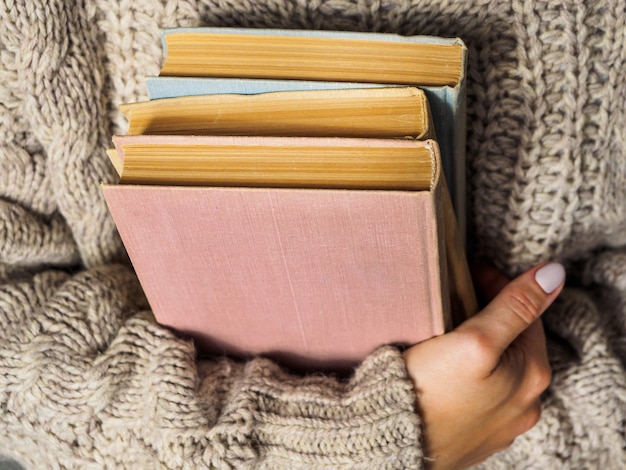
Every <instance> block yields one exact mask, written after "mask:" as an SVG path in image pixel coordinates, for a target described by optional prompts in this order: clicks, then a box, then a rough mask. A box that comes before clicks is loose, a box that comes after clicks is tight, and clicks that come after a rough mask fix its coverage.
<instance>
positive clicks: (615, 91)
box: [0, 0, 626, 469]
mask: <svg viewBox="0 0 626 470" xmlns="http://www.w3.org/2000/svg"><path fill="white" fill-rule="evenodd" d="M625 21H626V6H625V4H624V2H623V1H621V0H594V1H591V0H588V1H585V0H576V1H575V0H533V1H530V0H479V1H474V2H466V1H464V0H449V1H444V0H423V1H412V2H411V1H391V0H377V1H365V0H314V1H309V0H239V1H219V0H137V1H132V2H131V1H126V0H118V1H108V0H106V1H105V0H79V1H76V0H2V1H1V2H0V454H3V455H6V456H10V457H13V458H15V459H16V460H18V461H19V462H21V463H22V464H24V465H25V466H27V467H29V468H133V469H135V468H158V467H162V468H199V467H200V468H201V467H212V468H363V469H365V468H368V469H371V468H375V469H379V468H381V469H382V468H397V469H403V468H421V467H422V464H423V462H422V451H421V444H420V439H421V428H420V423H419V418H418V416H417V415H416V414H415V403H414V402H415V394H414V391H413V389H412V386H411V383H410V381H409V380H408V378H407V375H406V370H405V369H404V365H403V362H402V359H401V357H400V355H399V353H398V351H397V350H395V349H393V348H382V349H380V350H379V351H377V352H376V353H374V354H372V356H371V357H369V358H368V359H367V360H366V361H365V362H364V363H363V364H362V365H361V366H360V367H358V368H357V369H356V371H355V373H354V375H353V377H352V378H351V379H350V380H349V381H346V382H342V381H339V380H337V379H335V378H332V377H327V376H313V377H299V376H295V375H290V374H289V373H287V372H286V371H284V370H282V369H280V367H279V366H277V365H275V364H273V363H271V362H269V361H266V360H264V359H255V360H252V361H250V362H248V363H246V364H240V363H235V362H232V361H229V360H226V359H219V358H214V359H210V360H204V361H197V360H196V359H195V351H194V348H193V345H192V344H190V343H189V342H186V341H183V340H181V339H179V338H177V337H176V336H174V335H173V334H172V333H170V332H169V331H167V330H165V329H163V328H161V327H159V326H157V325H156V324H155V323H154V321H153V319H152V317H151V315H150V313H149V311H148V308H147V304H146V302H145V299H144V298H143V296H142V294H141V290H140V288H139V285H138V283H137V281H136V279H135V277H134V275H133V273H132V270H131V269H130V268H129V267H128V264H127V262H126V261H125V254H124V251H123V248H122V245H121V242H120V240H119V237H118V236H117V234H116V231H115V227H114V224H113V222H112V220H111V218H110V217H109V215H108V212H107V210H106V206H105V204H104V202H103V199H102V196H101V194H100V190H99V183H100V182H109V181H112V179H113V177H114V171H113V169H112V167H111V166H110V165H109V164H108V162H107V159H106V156H105V153H104V150H105V148H106V147H107V145H108V142H109V139H110V136H111V134H113V133H117V132H121V131H123V129H124V122H123V120H122V117H121V115H120V113H119V111H118V105H119V104H120V103H122V102H129V101H135V100H139V99H144V98H146V93H145V88H144V80H145V78H146V77H147V76H149V75H155V74H157V73H158V70H159V65H160V60H161V48H160V41H159V36H158V35H159V31H160V29H161V28H163V27H174V26H199V25H211V26H247V27H276V28H279V27H280V28H309V29H319V28H323V29H346V30H362V31H385V32H395V33H400V34H437V35H444V36H460V37H462V38H463V39H464V40H465V41H466V43H467V44H468V46H469V51H470V61H469V83H468V113H469V115H468V156H469V168H468V177H469V178H470V187H471V194H470V202H471V209H472V211H471V218H470V220H471V221H472V227H473V232H474V235H475V239H476V240H477V248H478V249H479V250H480V251H481V252H482V253H483V254H485V255H487V256H489V257H491V258H492V259H493V260H494V261H495V262H496V263H497V264H498V265H499V266H500V267H502V268H503V269H505V270H506V271H507V272H508V273H509V274H515V273H517V272H520V271H521V270H523V269H525V268H527V267H529V266H531V265H532V264H534V263H536V262H538V261H540V260H547V259H559V260H561V261H563V262H564V263H565V264H566V265H567V266H568V267H569V270H570V279H571V280H573V281H574V283H575V284H576V285H575V286H574V287H572V288H568V289H566V291H565V292H564V293H563V294H562V296H561V298H560V300H559V301H558V302H557V303H556V304H555V305H554V306H553V308H551V309H550V311H549V312H548V313H546V315H545V324H546V329H547V332H548V335H549V353H550V358H551V363H552V366H553V370H554V379H553V383H552V385H551V386H550V388H549V389H548V391H547V392H546V394H545V396H544V413H543V416H542V419H541V421H540V422H539V424H538V425H537V426H536V427H535V428H533V429H532V430H531V431H530V432H529V433H527V434H525V435H523V436H521V437H520V438H518V439H517V440H516V441H515V443H514V445H513V446H512V447H510V448H509V449H508V450H506V451H504V452H501V453H499V454H497V455H495V456H493V457H492V458H490V459H489V460H488V461H487V462H485V463H484V464H483V465H482V468H488V469H491V468H493V469H511V468H537V469H545V468H549V469H559V468H563V469H570V468H576V469H578V468H589V469H592V468H611V469H613V468H615V469H617V468H626V457H625V453H626V436H625V435H624V432H625V431H624V429H625V428H626V417H625V415H626V373H625V367H626V246H625V245H626V213H625V211H626V132H625V131H624V129H626V116H625V114H624V113H625V112H624V110H625V109H626V24H625Z"/></svg>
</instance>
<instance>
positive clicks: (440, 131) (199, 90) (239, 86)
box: [147, 28, 467, 234]
mask: <svg viewBox="0 0 626 470" xmlns="http://www.w3.org/2000/svg"><path fill="white" fill-rule="evenodd" d="M188 32H194V33H203V32H204V33H210V34H215V33H228V34H247V35H270V34H271V35H288V36H305V37H326V38H348V39H360V40H383V41H389V42H390V43H393V42H420V43H430V44H461V45H463V67H462V73H461V76H460V78H459V81H458V83H457V84H456V85H455V86H421V87H420V88H422V89H423V90H424V91H425V93H426V96H427V98H428V102H429V105H430V108H431V112H432V117H433V124H434V127H435V133H436V135H437V141H438V143H439V147H440V151H441V157H442V164H443V170H444V174H445V176H446V180H447V181H448V187H449V190H450V195H451V198H452V201H453V204H454V207H455V210H456V213H457V219H458V222H459V229H460V231H461V233H462V234H465V233H466V211H467V207H466V205H467V202H466V168H465V132H466V102H465V63H466V57H467V49H466V47H465V45H464V44H463V42H462V41H461V40H460V39H458V38H456V39H447V38H439V37H431V36H400V35H396V34H384V33H356V32H355V33H353V32H335V31H305V30H268V29H244V28H191V29H189V28H181V29H170V30H165V31H164V33H163V47H164V54H165V55H167V48H166V42H165V36H167V35H168V34H178V33H188ZM337 79H338V80H340V79H341V77H337ZM397 85H405V84H402V83H398V84H397ZM388 86H393V85H390V84H380V83H353V82H342V81H336V82H331V81H304V80H282V79H269V78H264V79H253V78H221V77H206V78H205V77H199V78H196V77H193V78H192V77H152V78H149V79H148V81H147V87H148V93H149V95H150V99H162V98H173V97H179V96H194V95H206V94H227V93H234V94H257V93H268V92H276V91H302V90H333V89H345V88H372V87H388Z"/></svg>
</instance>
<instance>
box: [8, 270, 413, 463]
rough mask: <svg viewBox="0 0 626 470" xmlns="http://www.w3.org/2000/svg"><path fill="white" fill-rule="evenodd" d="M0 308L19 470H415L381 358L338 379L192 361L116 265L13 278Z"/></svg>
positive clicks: (398, 370) (259, 362) (262, 364)
mask: <svg viewBox="0 0 626 470" xmlns="http://www.w3.org/2000/svg"><path fill="white" fill-rule="evenodd" d="M0 299H2V302H1V304H0V324H1V325H2V326H3V328H2V329H1V333H0V335H2V338H1V340H0V410H2V413H0V454H5V455H8V456H11V457H13V458H15V459H16V460H18V461H19V462H21V463H23V464H24V465H25V466H26V467H27V468H44V467H45V468H63V467H70V468H91V467H93V466H96V467H99V468H100V467H107V468H156V467H159V468H205V467H208V468H290V469H294V468H363V469H365V468H376V469H385V468H389V469H392V468H397V469H408V468H421V466H422V454H421V444H420V434H421V430H420V422H419V418H418V415H417V414H416V409H415V400H416V398H415V392H414V390H413V387H412V384H411V382H410V380H409V379H408V377H407V373H406V369H405V367H404V363H403V360H402V357H401V355H400V353H399V351H398V350H396V349H395V348H392V347H383V348H381V349H379V350H377V351H375V352H374V353H373V354H372V355H371V356H370V357H368V358H367V359H366V360H365V361H364V362H363V363H362V364H361V365H360V366H359V367H358V368H357V369H356V370H355V371H354V373H353V374H352V376H351V378H350V379H347V380H339V379H337V378H334V377H331V376H323V375H315V376H305V377H301V376H296V375H293V374H289V373H288V372H286V371H285V370H283V369H281V368H280V367H279V366H278V365H276V364H275V363H273V362H271V361H269V360H266V359H262V358H258V359H254V360H251V361H249V362H247V363H240V362H235V361H232V360H229V359H226V358H214V359H210V360H203V361H197V360H196V357H195V350H194V347H193V345H192V344H191V343H190V342H188V341H185V340H182V339H180V338H177V337H176V336H175V335H174V334H173V333H171V332H170V331H168V330H166V329H164V328H162V327H160V326H159V325H157V324H156V323H155V322H154V320H153V318H152V317H151V315H150V313H149V311H148V310H146V309H145V307H146V305H145V301H144V300H143V299H142V296H141V292H140V289H139V285H138V283H137V281H136V279H135V277H134V275H133V274H132V272H130V270H128V269H127V268H125V267H121V266H108V267H102V268H98V269H94V270H90V271H84V272H82V273H79V274H76V275H73V276H71V275H68V274H65V273H60V272H51V271H48V272H44V273H40V274H37V275H35V276H33V277H27V276H25V277H22V279H21V280H15V281H10V282H9V281H7V282H5V284H4V285H3V286H2V287H1V292H0Z"/></svg>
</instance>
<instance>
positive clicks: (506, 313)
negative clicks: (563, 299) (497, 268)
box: [457, 263, 565, 362]
mask: <svg viewBox="0 0 626 470" xmlns="http://www.w3.org/2000/svg"><path fill="white" fill-rule="evenodd" d="M564 281H565V270H564V269H563V266H561V265H560V264H558V263H550V264H544V265H539V266H535V267H534V268H532V269H530V270H528V271H526V272H525V273H524V274H522V275H520V276H519V277H517V278H515V279H514V280H513V281H511V282H510V283H509V284H508V285H506V286H505V287H504V288H503V289H502V291H501V292H500V293H499V294H498V295H497V296H496V298H495V299H494V300H493V301H492V302H491V303H490V304H489V305H487V307H485V308H484V309H483V310H482V311H481V312H479V313H478V314H476V315H475V316H473V317H472V318H470V319H469V320H467V321H465V323H463V324H461V325H460V326H459V327H458V328H457V331H459V332H460V331H465V332H469V333H472V334H478V335H480V337H481V341H482V343H483V344H484V345H486V346H487V347H488V348H489V349H490V350H492V352H493V353H494V354H493V359H494V360H495V361H496V362H497V360H499V357H500V356H501V355H502V353H503V352H504V350H506V348H508V347H509V345H510V344H511V343H512V342H513V341H514V340H515V339H516V338H517V337H518V336H519V335H520V334H521V333H522V332H523V331H525V330H526V329H527V328H528V327H529V326H530V325H531V324H533V323H534V322H535V320H537V318H539V316H540V315H541V314H542V313H543V312H544V311H545V309H546V308H548V306H549V305H550V304H551V303H552V302H553V301H554V299H556V297H557V296H558V294H559V293H560V291H561V289H562V288H563V283H564Z"/></svg>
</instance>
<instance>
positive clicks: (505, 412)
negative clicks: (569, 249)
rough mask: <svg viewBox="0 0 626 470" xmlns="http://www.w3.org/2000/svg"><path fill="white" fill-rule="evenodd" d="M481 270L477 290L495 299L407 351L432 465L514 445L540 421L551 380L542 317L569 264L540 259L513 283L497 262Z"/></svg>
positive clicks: (451, 465) (455, 464)
mask: <svg viewBox="0 0 626 470" xmlns="http://www.w3.org/2000/svg"><path fill="white" fill-rule="evenodd" d="M477 274H478V275H477V278H476V282H477V286H478V287H479V290H481V289H480V288H481V287H482V288H483V289H482V290H483V291H484V293H485V294H486V296H487V297H489V298H491V297H493V296H495V299H494V300H493V301H492V302H491V303H490V304H489V305H488V306H487V307H486V308H485V309H483V310H482V311H481V312H479V313H478V314H476V315H475V316H474V317H472V318H470V319H468V320H466V321H465V322H464V323H463V324H461V325H459V326H458V327H457V328H456V329H455V330H453V331H452V332H450V333H447V334H445V335H442V336H438V337H436V338H432V339H430V340H428V341H424V342H423V343H419V344H417V345H415V346H413V347H412V348H410V349H408V350H407V351H406V352H405V353H404V360H405V362H406V365H407V370H408V372H409V375H410V376H411V378H412V379H413V382H414V384H415V389H416V392H417V401H418V406H419V410H420V415H421V417H422V420H423V423H424V435H425V443H424V444H425V455H426V456H427V458H428V462H429V468H430V469H432V470H442V469H460V468H466V467H468V466H471V465H474V464H477V463H479V462H481V461H483V460H484V459H486V458H487V457H489V456H490V455H491V454H493V453H495V452H497V451H499V450H502V449H505V448H506V447H508V446H509V445H510V444H511V443H512V442H513V440H514V439H515V438H516V437H517V436H518V435H520V434H522V433H524V432H526V431H528V430H529V429H530V428H532V427H533V426H534V425H535V424H536V423H537V421H538V420H539V417H540V415H541V404H540V401H539V396H540V395H541V393H542V392H543V391H544V390H545V389H546V388H547V387H548V385H549V383H550V377H551V371H550V365H549V363H548V358H547V353H546V343H545V336H544V332H543V326H542V324H541V320H539V319H538V318H539V316H540V315H541V314H542V313H543V312H544V310H545V309H546V308H547V307H548V306H549V305H550V304H551V303H552V302H553V301H554V299H555V298H556V297H557V296H558V294H559V292H560V291H561V289H562V288H563V282H564V279H565V272H564V270H563V267H562V266H561V265H560V264H556V263H552V264H547V265H539V266H536V267H534V268H532V269H530V270H529V271H527V272H526V273H524V274H522V275H521V276H519V277H518V278H516V279H515V280H513V281H511V282H510V283H509V281H508V279H507V278H506V277H504V275H502V274H501V273H499V272H498V271H497V270H495V268H483V269H482V270H480V271H479V272H478V273H477ZM496 294H497V296H496Z"/></svg>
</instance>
